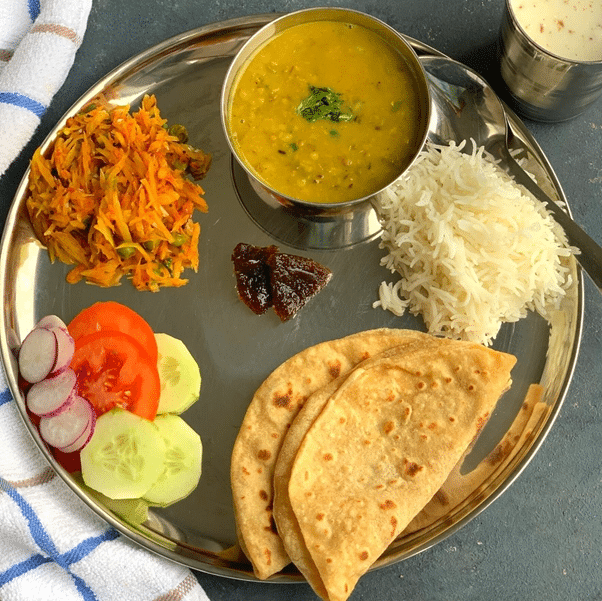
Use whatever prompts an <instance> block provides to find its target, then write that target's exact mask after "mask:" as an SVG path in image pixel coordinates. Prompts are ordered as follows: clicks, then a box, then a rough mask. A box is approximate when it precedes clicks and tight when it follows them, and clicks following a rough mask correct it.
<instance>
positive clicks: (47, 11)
mask: <svg viewBox="0 0 602 601" xmlns="http://www.w3.org/2000/svg"><path fill="white" fill-rule="evenodd" d="M91 6H92V0H0V177H2V175H3V174H4V172H5V171H6V169H7V168H8V166H9V165H10V164H11V163H12V162H13V160H14V159H15V158H16V157H17V156H18V155H19V153H20V152H21V150H22V149H23V147H24V146H25V145H26V144H27V142H28V141H29V140H30V139H31V136H32V135H33V133H34V132H35V130H36V128H37V127H38V125H39V123H40V119H41V117H42V115H43V114H44V113H45V111H46V109H47V108H48V105H49V104H50V101H51V100H52V98H53V96H54V95H55V93H56V92H57V90H58V89H59V88H60V87H61V86H62V85H63V82H64V81H65V79H66V77H67V74H68V73H69V70H70V69H71V66H72V65H73V61H74V59H75V53H76V52H77V49H78V48H79V46H80V44H81V42H82V38H83V36H84V33H85V31H86V25H87V23H88V16H89V14H90V8H91Z"/></svg>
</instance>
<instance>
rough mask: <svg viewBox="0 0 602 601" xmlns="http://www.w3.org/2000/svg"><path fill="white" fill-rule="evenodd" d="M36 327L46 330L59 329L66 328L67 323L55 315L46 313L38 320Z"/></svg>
mask: <svg viewBox="0 0 602 601" xmlns="http://www.w3.org/2000/svg"><path fill="white" fill-rule="evenodd" d="M36 328H45V329H46V330H52V329H54V328H59V330H66V329H67V324H66V323H65V322H64V321H63V320H62V319H61V318H60V317H58V316H57V315H46V317H42V319H40V321H38V323H37V324H36Z"/></svg>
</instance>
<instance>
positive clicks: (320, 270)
mask: <svg viewBox="0 0 602 601" xmlns="http://www.w3.org/2000/svg"><path fill="white" fill-rule="evenodd" d="M269 264H270V268H271V285H272V303H273V305H274V311H276V315H278V317H280V319H281V320H282V321H287V320H288V319H290V318H291V317H293V316H294V315H296V313H297V312H298V311H299V309H301V307H303V306H304V305H305V304H306V303H307V301H309V299H311V298H312V297H314V296H315V295H316V294H318V292H320V290H322V288H324V286H326V284H328V282H329V281H330V278H331V277H332V272H331V271H330V269H328V268H327V267H324V266H323V265H320V264H319V263H316V261H313V260H312V259H307V258H305V257H298V256H297V255H288V254H285V253H274V254H273V255H271V256H270V258H269Z"/></svg>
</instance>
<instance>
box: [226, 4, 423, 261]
mask: <svg viewBox="0 0 602 601" xmlns="http://www.w3.org/2000/svg"><path fill="white" fill-rule="evenodd" d="M314 21H340V22H344V23H351V24H354V25H360V26H363V27H365V28H367V29H369V30H371V31H374V32H376V33H377V34H378V35H380V36H381V37H382V38H383V39H384V40H385V41H387V42H388V43H389V44H390V45H391V46H392V47H393V48H395V49H396V50H398V51H399V53H400V54H401V55H402V56H403V57H404V58H405V59H406V61H407V63H408V65H409V66H410V68H411V69H412V70H413V72H414V75H415V79H416V82H417V85H418V88H419V89H418V94H419V98H420V106H419V110H420V120H419V123H418V135H417V136H416V137H415V142H414V147H413V149H412V155H413V159H414V158H415V157H416V156H417V155H418V153H419V152H420V150H421V149H422V148H423V146H424V143H425V141H426V136H427V133H428V127H429V120H430V111H431V101H430V89H429V86H428V84H427V79H426V75H425V72H424V70H423V68H422V65H421V64H420V61H419V60H418V57H417V55H416V53H415V52H414V49H413V48H412V46H411V45H410V44H409V43H408V42H407V41H406V40H405V38H404V37H403V36H402V35H401V34H400V33H398V32H397V31H395V30H394V29H392V28H391V27H389V26H388V25H387V24H386V23H384V22H382V21H380V20H379V19H376V18H374V17H372V16H370V15H367V14H365V13H362V12H358V11H354V10H349V9H344V8H311V9H304V10H300V11H297V12H293V13H289V14H287V15H284V16H281V17H279V18H277V19H275V20H274V21H272V22H271V23H269V24H268V25H266V26H264V27H263V28H261V29H260V30H259V31H258V32H257V33H256V34H255V35H253V36H252V37H251V38H250V39H249V40H248V41H247V43H246V44H245V45H244V46H243V47H242V48H241V49H240V50H239V52H238V53H237V54H236V56H235V57H234V60H233V61H232V64H231V65H230V68H229V70H228V72H227V74H226V78H225V80H224V84H223V87H222V94H221V106H220V109H221V118H222V126H223V129H224V132H225V135H226V139H227V141H228V145H229V147H230V150H231V152H232V155H233V157H234V158H235V164H233V170H232V172H233V178H234V183H235V187H236V189H237V192H238V195H239V198H240V200H241V202H242V204H243V206H244V207H245V209H246V210H247V212H248V213H249V215H250V216H251V217H252V218H253V219H254V220H255V221H256V223H257V224H258V225H259V226H260V227H262V228H263V229H264V230H266V231H267V232H268V233H269V234H271V235H272V236H274V237H275V238H277V239H279V240H281V241H283V242H285V243H287V244H289V245H291V246H295V247H298V248H317V249H335V248H344V247H347V246H351V245H354V244H357V243H359V242H362V241H365V240H370V239H372V238H374V237H376V236H377V235H378V234H379V233H380V231H381V226H380V223H379V221H378V218H377V216H376V212H375V210H374V207H373V201H374V200H375V199H377V198H378V196H379V195H380V194H382V193H383V191H384V190H386V188H388V187H389V186H390V185H391V184H392V183H393V182H394V181H396V180H397V179H398V178H399V177H401V176H402V175H403V173H404V172H405V171H406V170H407V168H408V167H409V165H408V167H406V168H405V169H403V170H402V171H401V172H400V173H399V174H398V175H397V176H396V177H395V178H394V180H393V181H391V182H389V184H388V185H387V186H385V187H384V188H382V189H380V190H375V191H374V193H373V194H371V195H369V196H364V197H362V198H357V199H355V200H351V201H348V202H337V203H328V202H324V203H323V202H319V203H318V202H308V201H303V200H300V199H298V198H292V197H290V196H287V195H285V194H282V193H281V192H280V191H278V190H275V189H273V188H271V187H270V186H269V185H267V184H266V183H265V182H263V181H261V180H260V179H259V178H258V177H257V176H256V175H255V173H254V172H253V170H252V169H251V168H250V167H249V166H248V165H247V163H246V162H245V161H244V159H243V158H242V157H240V155H239V153H238V151H237V148H236V145H235V144H234V143H233V141H232V139H231V135H230V130H229V127H228V111H229V104H230V96H231V93H232V88H233V86H234V84H235V82H236V78H237V75H238V74H239V72H240V70H241V68H243V67H244V66H245V65H246V63H247V61H248V59H249V58H250V57H251V56H252V55H253V53H254V52H255V51H256V50H257V49H258V48H260V47H261V46H262V45H263V44H265V43H266V42H267V41H268V40H270V39H271V38H273V37H274V36H275V35H276V34H278V33H280V32H282V31H283V30H285V29H288V28H290V27H294V26H295V25H300V24H303V23H309V22H314ZM413 159H412V161H413ZM412 161H411V162H412ZM411 162H410V164H411Z"/></svg>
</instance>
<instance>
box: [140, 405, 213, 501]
mask: <svg viewBox="0 0 602 601" xmlns="http://www.w3.org/2000/svg"><path fill="white" fill-rule="evenodd" d="M153 423H154V424H155V425H156V426H157V428H158V429H159V433H160V434H161V436H162V438H163V442H164V443H165V447H166V449H167V450H166V452H165V463H164V466H163V473H162V474H161V475H160V476H159V478H158V480H157V481H156V482H155V484H154V485H153V486H152V487H151V489H150V490H149V491H148V492H146V494H145V495H144V500H145V501H148V502H149V503H152V504H153V505H161V506H163V507H167V505H171V504H172V503H175V502H176V501H179V500H180V499H183V498H184V497H187V496H188V495H189V494H190V493H191V492H192V491H193V490H194V489H195V488H196V486H197V484H198V483H199V478H200V477H201V470H202V457H203V446H202V444H201V438H200V437H199V435H198V434H197V433H196V432H195V431H194V430H193V429H192V428H191V427H190V426H189V425H188V424H187V423H186V422H185V421H184V420H183V419H182V418H181V417H180V416H178V415H172V414H164V415H157V417H156V418H155V421H154V422H153Z"/></svg>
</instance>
